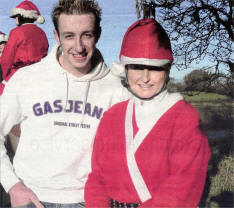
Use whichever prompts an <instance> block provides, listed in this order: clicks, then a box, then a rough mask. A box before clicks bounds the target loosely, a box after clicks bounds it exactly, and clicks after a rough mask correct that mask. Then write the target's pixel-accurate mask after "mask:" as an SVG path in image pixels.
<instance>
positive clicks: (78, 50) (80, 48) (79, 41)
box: [75, 38, 84, 53]
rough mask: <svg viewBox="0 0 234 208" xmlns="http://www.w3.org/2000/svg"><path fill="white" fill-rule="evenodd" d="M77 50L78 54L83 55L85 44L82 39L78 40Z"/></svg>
mask: <svg viewBox="0 0 234 208" xmlns="http://www.w3.org/2000/svg"><path fill="white" fill-rule="evenodd" d="M75 49H76V50H77V52H79V53H81V52H82V51H83V50H84V43H83V41H82V39H81V38H77V39H76V43H75Z"/></svg>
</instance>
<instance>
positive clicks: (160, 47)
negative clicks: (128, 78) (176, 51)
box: [119, 18, 173, 67]
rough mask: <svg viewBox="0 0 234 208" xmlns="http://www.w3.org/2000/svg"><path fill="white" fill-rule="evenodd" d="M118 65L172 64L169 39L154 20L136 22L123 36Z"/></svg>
mask: <svg viewBox="0 0 234 208" xmlns="http://www.w3.org/2000/svg"><path fill="white" fill-rule="evenodd" d="M119 59H120V63H121V64H122V65H124V66H125V65H127V64H141V65H148V66H158V67H160V66H164V65H166V64H170V63H172V62H173V55H172V50H171V43H170V39H169V37H168V35H167V33H166V32H165V30H164V29H163V27H162V26H161V25H160V24H159V23H158V22H156V21H155V20H154V19H151V18H148V19H143V20H138V21H136V22H135V23H134V24H132V25H131V26H130V27H129V28H128V30H127V32H126V33H125V35H124V38H123V42H122V46H121V51H120V55H119Z"/></svg>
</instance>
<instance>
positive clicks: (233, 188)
mask: <svg viewBox="0 0 234 208" xmlns="http://www.w3.org/2000/svg"><path fill="white" fill-rule="evenodd" d="M184 97H185V99H186V100H187V101H188V102H190V103H191V104H192V105H193V106H194V107H195V108H196V109H197V110H198V111H199V113H200V116H201V123H202V126H203V128H204V130H205V131H206V132H207V133H208V138H209V144H210V147H211V152H212V156H211V160H210V163H209V170H208V174H207V180H206V186H205V190H204V193H203V197H202V200H201V203H200V206H199V207H214V208H215V207H220V208H221V207H234V204H233V192H234V157H233V109H234V102H233V100H232V99H230V98H229V97H227V96H223V95H218V94H214V93H200V94H198V95H194V96H188V95H184Z"/></svg>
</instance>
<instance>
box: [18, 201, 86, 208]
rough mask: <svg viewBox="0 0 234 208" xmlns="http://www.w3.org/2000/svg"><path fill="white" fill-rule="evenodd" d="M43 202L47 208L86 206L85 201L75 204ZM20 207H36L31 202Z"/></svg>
mask: <svg viewBox="0 0 234 208" xmlns="http://www.w3.org/2000/svg"><path fill="white" fill-rule="evenodd" d="M41 204H42V205H43V206H44V207H45V208H84V207H85V203H84V202H83V203H75V204H57V203H48V202H41ZM19 208H36V206H35V205H34V204H33V203H30V204H28V205H25V206H20V207H19Z"/></svg>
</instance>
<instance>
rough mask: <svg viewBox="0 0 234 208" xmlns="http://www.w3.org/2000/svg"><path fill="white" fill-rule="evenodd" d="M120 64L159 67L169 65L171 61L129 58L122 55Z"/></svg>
mask: <svg viewBox="0 0 234 208" xmlns="http://www.w3.org/2000/svg"><path fill="white" fill-rule="evenodd" d="M120 63H121V64H123V65H124V66H125V65H127V64H140V65H147V66H159V67H160V66H164V65H166V64H169V63H171V61H170V60H169V59H148V58H130V57H126V56H123V55H122V56H121V58H120Z"/></svg>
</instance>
